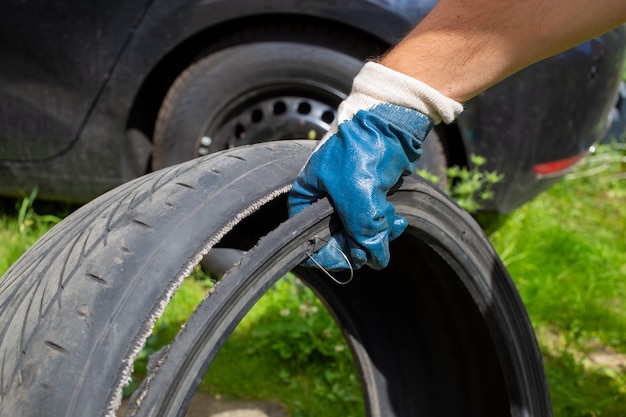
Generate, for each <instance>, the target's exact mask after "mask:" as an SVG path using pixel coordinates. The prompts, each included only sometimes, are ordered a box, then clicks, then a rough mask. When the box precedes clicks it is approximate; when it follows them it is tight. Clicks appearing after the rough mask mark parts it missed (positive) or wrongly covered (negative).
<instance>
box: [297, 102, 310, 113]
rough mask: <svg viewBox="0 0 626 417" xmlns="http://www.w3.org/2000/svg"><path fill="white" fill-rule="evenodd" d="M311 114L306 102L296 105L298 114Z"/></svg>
mask: <svg viewBox="0 0 626 417" xmlns="http://www.w3.org/2000/svg"><path fill="white" fill-rule="evenodd" d="M310 112H311V105H310V104H309V103H306V102H302V103H300V104H298V113H300V114H309V113H310Z"/></svg>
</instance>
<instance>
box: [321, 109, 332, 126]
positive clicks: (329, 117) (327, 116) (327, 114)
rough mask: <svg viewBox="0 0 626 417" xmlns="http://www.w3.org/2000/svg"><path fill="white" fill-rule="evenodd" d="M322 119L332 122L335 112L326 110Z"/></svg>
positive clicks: (325, 121)
mask: <svg viewBox="0 0 626 417" xmlns="http://www.w3.org/2000/svg"><path fill="white" fill-rule="evenodd" d="M322 120H323V121H324V123H328V124H331V123H332V122H333V120H335V113H333V112H332V111H330V110H327V111H325V112H324V113H322Z"/></svg>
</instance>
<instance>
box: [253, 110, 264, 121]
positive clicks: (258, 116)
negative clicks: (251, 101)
mask: <svg viewBox="0 0 626 417" xmlns="http://www.w3.org/2000/svg"><path fill="white" fill-rule="evenodd" d="M251 118H252V123H259V122H260V121H261V120H263V112H262V111H261V110H260V109H254V110H253V111H252V116H251Z"/></svg>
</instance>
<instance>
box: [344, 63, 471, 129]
mask: <svg viewBox="0 0 626 417" xmlns="http://www.w3.org/2000/svg"><path fill="white" fill-rule="evenodd" d="M345 102H346V106H345V107H347V109H346V110H348V109H370V108H373V107H375V106H377V105H379V104H384V103H389V104H394V105H397V106H402V107H406V108H410V109H413V110H417V111H419V112H420V113H423V114H425V115H426V116H428V117H430V118H431V119H432V120H433V121H434V123H435V124H437V123H440V122H441V121H443V122H445V123H451V122H452V121H453V120H454V119H455V118H456V117H457V116H458V115H459V114H460V113H461V112H462V111H463V105H462V104H460V103H458V102H457V101H455V100H452V99H451V98H448V97H446V96H445V95H443V94H441V93H440V92H439V91H437V90H435V89H434V88H432V87H430V86H428V85H427V84H425V83H423V82H421V81H419V80H417V79H415V78H412V77H409V76H408V75H405V74H402V73H400V72H397V71H395V70H392V69H390V68H387V67H385V66H383V65H381V64H378V63H375V62H367V63H366V64H365V65H364V66H363V68H362V69H361V71H360V72H359V74H357V76H356V77H355V79H354V82H353V85H352V92H351V93H350V95H349V96H348V98H347V99H346V100H345ZM344 113H348V114H345V115H343V114H340V115H339V117H340V118H342V119H345V120H347V119H350V118H351V116H352V114H350V113H352V112H351V111H350V110H348V111H347V112H346V111H344ZM338 121H339V122H341V121H342V120H338Z"/></svg>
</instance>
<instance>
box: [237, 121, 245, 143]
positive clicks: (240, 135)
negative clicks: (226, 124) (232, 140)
mask: <svg viewBox="0 0 626 417" xmlns="http://www.w3.org/2000/svg"><path fill="white" fill-rule="evenodd" d="M235 137H236V138H237V139H241V138H245V137H246V128H245V127H243V125H242V124H241V123H237V124H236V125H235Z"/></svg>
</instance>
